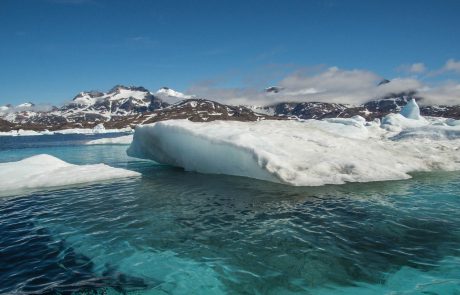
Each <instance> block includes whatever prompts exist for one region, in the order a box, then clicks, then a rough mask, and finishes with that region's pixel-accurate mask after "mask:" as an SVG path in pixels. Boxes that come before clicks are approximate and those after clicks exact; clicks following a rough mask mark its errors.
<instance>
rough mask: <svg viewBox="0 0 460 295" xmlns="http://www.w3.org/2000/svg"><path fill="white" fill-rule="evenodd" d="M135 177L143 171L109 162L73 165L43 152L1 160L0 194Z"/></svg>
mask: <svg viewBox="0 0 460 295" xmlns="http://www.w3.org/2000/svg"><path fill="white" fill-rule="evenodd" d="M134 176H140V174H139V173H137V172H134V171H129V170H125V169H121V168H113V167H110V166H107V165H105V164H94V165H73V164H69V163H67V162H64V161H62V160H60V159H58V158H55V157H53V156H50V155H47V154H42V155H36V156H32V157H29V158H26V159H23V160H20V161H17V162H7V163H0V195H5V194H8V193H9V192H11V191H18V190H35V189H40V188H49V187H55V186H65V185H75V184H81V183H87V182H95V181H103V180H109V179H114V178H124V177H134Z"/></svg>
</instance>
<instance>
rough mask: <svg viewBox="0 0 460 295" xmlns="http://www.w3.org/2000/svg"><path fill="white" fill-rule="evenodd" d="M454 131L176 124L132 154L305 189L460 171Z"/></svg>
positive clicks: (152, 130) (141, 130) (141, 139)
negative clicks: (405, 132)
mask: <svg viewBox="0 0 460 295" xmlns="http://www.w3.org/2000/svg"><path fill="white" fill-rule="evenodd" d="M398 116H401V115H398ZM401 117H402V116H401ZM402 118H403V120H411V121H414V122H415V123H413V124H409V125H410V126H411V128H413V129H412V130H418V131H420V132H421V131H423V130H425V131H424V132H429V133H431V134H433V133H434V134H436V133H439V132H444V133H445V128H448V127H446V126H436V125H430V122H429V121H428V120H425V119H423V118H422V119H423V120H422V119H421V120H414V119H407V118H405V117H402ZM400 119H401V118H400ZM383 121H385V122H386V124H388V121H389V120H388V118H387V119H384V120H383ZM420 121H423V122H420ZM397 123H398V122H397V120H396V121H394V122H393V124H397ZM399 123H400V122H399ZM403 123H404V122H403ZM406 123H407V122H406ZM382 126H384V125H382ZM398 127H399V129H400V130H404V129H405V128H406V127H404V126H398ZM417 128H419V129H417ZM451 128H452V130H454V129H455V130H458V133H455V132H451V133H449V136H447V137H448V139H449V140H447V138H445V137H443V138H444V139H445V140H431V139H430V138H428V139H427V138H419V137H417V136H414V137H411V136H402V137H401V138H397V137H396V135H397V134H398V132H395V131H393V130H387V129H386V128H381V126H380V123H379V122H378V121H375V122H367V123H366V122H364V120H362V119H361V118H359V117H355V118H351V119H332V120H325V121H319V120H306V121H303V122H299V121H259V122H229V121H214V122H207V123H193V122H190V121H187V120H173V121H164V122H157V123H154V124H150V125H145V126H139V127H138V128H136V131H135V134H134V140H133V142H132V144H131V146H130V147H129V149H128V155H130V156H134V157H139V158H145V159H152V160H154V161H156V162H159V163H163V164H168V165H173V166H179V167H183V168H184V169H186V170H188V171H196V172H202V173H217V174H229V175H237V176H246V177H252V178H257V179H261V180H268V181H273V182H280V183H286V184H291V185H299V186H315V185H324V184H342V183H345V182H368V181H381V180H396V179H406V178H410V175H409V174H408V173H409V172H415V171H432V170H459V169H460V150H459V146H460V139H459V137H458V136H460V127H459V126H451ZM456 134H457V135H458V136H457V135H456Z"/></svg>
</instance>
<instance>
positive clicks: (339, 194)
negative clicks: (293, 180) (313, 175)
mask: <svg viewBox="0 0 460 295" xmlns="http://www.w3.org/2000/svg"><path fill="white" fill-rule="evenodd" d="M124 149H125V147H120V146H85V147H82V146H79V147H77V146H68V147H59V148H51V147H47V148H33V149H22V150H21V151H8V152H0V161H5V159H12V158H14V157H19V158H21V157H24V155H26V154H28V153H29V154H32V153H35V154H37V153H43V152H45V153H50V154H53V155H55V156H57V157H59V158H62V159H63V160H66V161H69V162H73V163H89V162H91V163H94V162H98V161H99V162H105V163H107V164H109V165H112V166H118V167H125V168H127V169H131V170H136V171H139V172H142V174H143V177H142V179H130V180H124V181H119V180H117V181H115V182H104V183H100V184H92V185H88V186H79V187H71V188H70V187H69V188H66V189H59V190H48V191H42V192H39V193H34V194H26V195H22V196H14V197H9V198H2V199H1V200H0V231H1V232H2V233H7V234H5V235H2V237H1V238H0V268H1V269H0V293H8V292H25V293H30V292H37V293H38V292H48V291H50V290H55V291H61V292H70V291H81V292H83V291H85V292H87V291H88V290H102V289H101V288H103V289H105V290H110V291H112V292H115V293H116V292H136V294H138V293H139V292H141V293H142V292H146V293H148V294H224V293H225V294H305V293H307V294H331V293H337V294H372V293H374V294H382V293H384V292H386V291H390V290H393V291H396V292H408V293H409V294H413V293H415V294H418V293H422V292H427V293H429V292H432V293H434V294H436V293H437V294H455V292H460V287H459V285H460V281H459V278H460V273H459V272H460V271H459V269H460V259H459V257H460V253H459V248H460V247H459V245H460V230H459V229H458V225H459V224H460V212H459V210H458V208H459V205H460V199H459V192H460V176H459V175H458V173H429V174H428V173H426V174H418V175H415V178H414V179H412V180H404V181H394V182H376V183H365V184H347V185H342V186H325V187H313V188H305V187H304V188H301V187H289V186H284V185H280V184H273V183H267V182H263V181H257V180H252V179H246V178H239V177H228V176H217V175H201V174H196V173H187V172H184V171H182V170H181V169H176V168H171V167H166V166H159V165H154V164H153V163H151V162H147V161H138V160H135V159H132V158H129V157H126V156H125V155H124Z"/></svg>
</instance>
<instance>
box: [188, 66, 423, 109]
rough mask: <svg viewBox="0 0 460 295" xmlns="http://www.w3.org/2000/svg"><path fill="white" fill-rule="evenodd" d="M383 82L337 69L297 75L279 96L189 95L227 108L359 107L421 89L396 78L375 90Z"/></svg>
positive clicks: (205, 91) (208, 91)
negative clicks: (280, 105) (321, 104)
mask: <svg viewBox="0 0 460 295" xmlns="http://www.w3.org/2000/svg"><path fill="white" fill-rule="evenodd" d="M382 79H383V78H382V77H381V76H379V75H377V74H375V73H373V72H370V71H366V70H342V69H339V68H337V67H331V68H328V69H325V70H324V69H323V70H322V71H319V72H316V73H308V72H296V73H293V74H290V75H288V76H286V77H285V78H283V79H281V80H280V81H279V83H278V86H280V87H282V88H284V90H283V91H280V92H279V93H264V92H263V91H260V90H258V89H255V88H219V87H218V86H217V85H211V86H210V85H196V86H194V87H192V88H191V89H189V90H188V93H193V94H196V95H197V96H200V97H205V98H209V99H214V100H217V101H221V102H224V103H230V104H249V105H268V104H274V103H277V102H287V101H295V102H305V101H315V102H333V103H346V104H354V105H359V104H362V103H364V102H367V101H369V100H372V99H375V98H379V97H383V96H385V95H387V94H390V93H400V92H405V91H416V90H418V89H421V88H423V87H424V85H423V84H422V83H421V82H420V81H418V80H416V79H414V78H395V79H392V81H391V82H390V83H387V84H383V85H380V86H378V84H379V82H380V81H381V80H382Z"/></svg>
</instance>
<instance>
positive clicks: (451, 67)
mask: <svg viewBox="0 0 460 295" xmlns="http://www.w3.org/2000/svg"><path fill="white" fill-rule="evenodd" d="M443 71H444V72H451V71H452V72H457V73H460V61H457V60H455V59H449V60H448V61H447V62H446V64H445V65H444V67H443Z"/></svg>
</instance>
